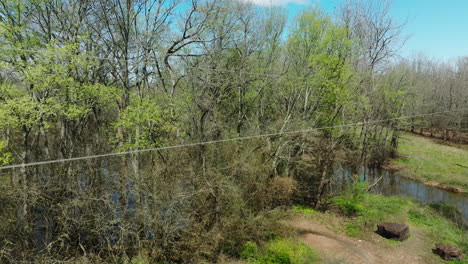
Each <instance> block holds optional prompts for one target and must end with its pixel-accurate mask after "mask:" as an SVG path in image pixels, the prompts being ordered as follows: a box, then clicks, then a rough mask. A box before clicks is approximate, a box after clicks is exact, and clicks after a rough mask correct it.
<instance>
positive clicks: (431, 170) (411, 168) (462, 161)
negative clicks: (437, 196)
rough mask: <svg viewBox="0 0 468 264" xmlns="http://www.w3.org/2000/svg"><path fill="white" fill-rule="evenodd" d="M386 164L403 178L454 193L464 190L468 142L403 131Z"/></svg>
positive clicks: (467, 178) (466, 187)
mask: <svg viewBox="0 0 468 264" xmlns="http://www.w3.org/2000/svg"><path fill="white" fill-rule="evenodd" d="M398 154H399V156H400V157H399V158H397V159H394V160H393V161H392V162H391V164H390V167H391V168H392V169H397V170H401V171H402V172H403V173H404V175H405V177H409V178H412V179H414V180H418V181H420V182H423V183H425V184H428V185H432V186H436V187H440V188H444V189H447V190H449V191H454V192H466V191H467V190H468V145H458V144H454V143H447V142H443V141H440V140H437V139H432V138H429V137H423V136H417V135H414V134H410V133H404V134H403V135H402V137H401V138H400V142H399V148H398Z"/></svg>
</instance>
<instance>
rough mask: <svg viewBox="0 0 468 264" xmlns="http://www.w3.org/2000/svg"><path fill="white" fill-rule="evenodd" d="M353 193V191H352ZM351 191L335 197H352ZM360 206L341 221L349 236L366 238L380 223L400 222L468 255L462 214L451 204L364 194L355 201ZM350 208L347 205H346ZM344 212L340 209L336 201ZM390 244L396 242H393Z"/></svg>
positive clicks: (467, 243)
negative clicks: (411, 225) (345, 219)
mask: <svg viewBox="0 0 468 264" xmlns="http://www.w3.org/2000/svg"><path fill="white" fill-rule="evenodd" d="M351 193H352V192H351ZM351 193H349V192H348V193H347V194H344V195H343V196H341V197H337V198H335V199H334V201H336V200H338V201H340V200H350V201H351V200H352V198H351V197H349V196H350V195H351ZM354 202H355V203H359V204H360V205H353V207H356V208H362V210H360V211H358V212H357V213H356V214H355V215H352V216H351V217H348V219H347V221H344V225H345V232H346V234H347V235H348V236H351V237H362V238H365V237H366V236H367V235H368V233H369V232H372V231H374V230H375V228H376V224H378V223H380V222H400V223H407V224H413V225H415V226H417V227H419V228H420V229H422V230H424V232H425V233H426V235H427V236H428V237H429V238H430V239H431V240H432V241H433V242H434V243H436V242H437V243H445V244H449V245H453V246H456V247H459V248H460V249H461V250H462V251H463V253H464V255H467V254H468V232H467V230H466V229H464V228H463V227H462V224H461V223H462V222H461V221H462V220H461V219H462V216H461V214H460V212H458V211H457V209H456V208H455V207H453V206H448V205H443V206H442V205H436V204H434V205H423V204H420V203H418V202H415V201H412V200H410V199H407V198H403V197H398V196H382V195H375V194H367V193H366V194H363V195H362V198H361V199H360V200H354ZM346 206H347V207H349V205H346ZM338 207H340V209H341V210H342V212H343V214H345V212H346V207H345V208H344V210H343V208H342V207H341V206H340V203H338ZM389 242H390V243H399V242H392V241H389Z"/></svg>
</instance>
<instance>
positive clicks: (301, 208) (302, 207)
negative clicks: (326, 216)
mask: <svg viewBox="0 0 468 264" xmlns="http://www.w3.org/2000/svg"><path fill="white" fill-rule="evenodd" d="M293 211H294V212H297V213H302V214H316V213H318V212H317V211H315V210H314V209H313V208H311V207H308V206H305V205H295V206H294V207H293Z"/></svg>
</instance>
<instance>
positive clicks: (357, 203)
mask: <svg viewBox="0 0 468 264" xmlns="http://www.w3.org/2000/svg"><path fill="white" fill-rule="evenodd" d="M367 186H368V185H367V182H354V183H353V184H352V185H351V188H350V189H349V190H347V191H346V192H345V194H344V195H342V196H338V197H336V198H335V199H333V200H332V202H333V203H334V204H336V205H337V206H338V207H339V208H340V210H341V211H342V212H343V214H344V215H346V216H354V215H358V214H360V213H361V212H362V211H364V204H363V202H364V198H365V190H366V189H367Z"/></svg>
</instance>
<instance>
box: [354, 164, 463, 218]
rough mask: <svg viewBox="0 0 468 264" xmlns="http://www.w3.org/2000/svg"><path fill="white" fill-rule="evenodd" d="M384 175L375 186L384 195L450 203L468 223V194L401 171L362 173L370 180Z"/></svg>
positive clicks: (426, 201)
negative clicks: (430, 183) (416, 178)
mask: <svg viewBox="0 0 468 264" xmlns="http://www.w3.org/2000/svg"><path fill="white" fill-rule="evenodd" d="M381 176H383V177H382V179H381V181H380V182H379V183H378V184H377V185H376V186H375V189H374V190H376V191H377V192H378V193H381V194H383V195H398V196H403V197H407V198H411V199H414V200H417V201H419V202H422V203H441V204H450V205H453V206H455V207H456V208H458V210H460V212H461V213H462V214H463V221H464V223H465V225H468V205H467V201H468V195H467V194H456V193H452V192H448V191H446V190H443V189H439V188H436V187H432V186H428V185H425V184H422V183H419V182H416V181H413V180H411V179H408V178H405V177H404V176H402V175H401V173H399V172H389V171H383V170H375V169H369V170H366V171H365V172H363V173H362V174H361V179H362V180H369V181H371V182H372V180H374V179H378V178H379V177H381Z"/></svg>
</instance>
